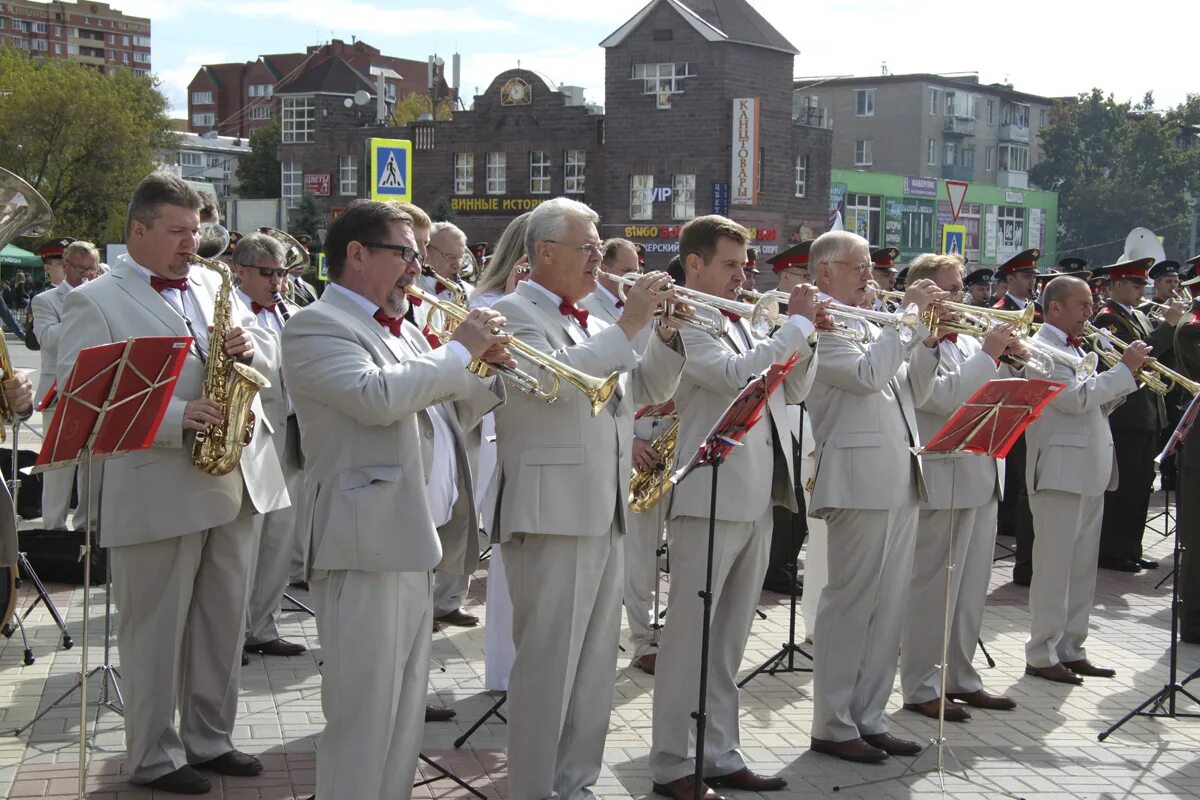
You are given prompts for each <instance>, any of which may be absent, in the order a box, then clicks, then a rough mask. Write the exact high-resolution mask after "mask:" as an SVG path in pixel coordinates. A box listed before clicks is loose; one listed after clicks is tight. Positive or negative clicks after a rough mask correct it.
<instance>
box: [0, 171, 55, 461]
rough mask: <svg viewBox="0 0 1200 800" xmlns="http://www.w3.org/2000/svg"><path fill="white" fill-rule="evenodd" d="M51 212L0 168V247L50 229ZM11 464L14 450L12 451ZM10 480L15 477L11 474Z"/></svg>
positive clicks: (2, 369)
mask: <svg viewBox="0 0 1200 800" xmlns="http://www.w3.org/2000/svg"><path fill="white" fill-rule="evenodd" d="M53 222H54V212H52V211H51V210H50V204H49V203H47V202H46V200H45V199H44V198H43V197H42V196H41V195H40V194H38V192H37V189H34V188H33V187H32V186H30V185H29V184H28V183H26V182H25V181H24V180H22V179H21V178H19V177H17V176H16V175H14V174H13V173H11V172H9V171H8V170H6V169H3V168H0V247H4V246H5V245H7V244H8V243H9V242H11V241H12V240H13V239H15V238H16V237H17V236H41V235H42V234H43V233H45V232H46V231H48V230H50V226H51V224H53ZM12 376H13V365H12V359H11V358H10V357H9V355H8V345H7V344H5V342H4V337H3V336H2V335H0V381H6V380H8V379H9V378H11V377H12ZM0 417H2V418H3V422H4V423H5V424H7V423H11V422H13V420H14V417H15V415H14V413H13V410H12V408H11V407H10V406H9V404H8V400H6V399H5V397H4V393H3V392H0ZM4 439H5V435H4V427H3V426H0V442H3V441H4ZM13 453H14V462H15V454H16V448H15V447H14V448H13ZM13 477H14V478H15V477H17V476H16V473H15V472H14V473H13Z"/></svg>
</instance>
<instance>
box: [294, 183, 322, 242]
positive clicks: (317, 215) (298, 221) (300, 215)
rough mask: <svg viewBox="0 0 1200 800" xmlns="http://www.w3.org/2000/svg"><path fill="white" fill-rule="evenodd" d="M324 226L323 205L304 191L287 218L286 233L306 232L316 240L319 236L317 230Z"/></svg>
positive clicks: (298, 233)
mask: <svg viewBox="0 0 1200 800" xmlns="http://www.w3.org/2000/svg"><path fill="white" fill-rule="evenodd" d="M324 227H325V207H324V206H323V205H322V204H321V202H320V201H318V200H317V198H315V197H313V196H312V195H311V194H309V193H308V192H305V193H304V194H303V195H301V197H300V204H299V205H298V206H296V210H295V211H293V212H292V213H291V215H290V218H289V220H288V233H290V234H291V235H292V236H299V235H300V234H302V233H307V234H308V235H309V236H311V237H312V238H313V241H314V242H315V241H317V240H318V239H319V238H320V237H319V236H318V235H317V231H318V230H319V229H320V228H324Z"/></svg>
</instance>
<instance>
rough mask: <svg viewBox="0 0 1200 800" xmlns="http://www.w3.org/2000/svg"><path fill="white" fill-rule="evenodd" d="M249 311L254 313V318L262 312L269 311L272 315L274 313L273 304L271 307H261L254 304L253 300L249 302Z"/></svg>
mask: <svg viewBox="0 0 1200 800" xmlns="http://www.w3.org/2000/svg"><path fill="white" fill-rule="evenodd" d="M250 310H251V311H252V312H254V316H256V317H257V316H258V315H259V313H260V312H263V311H270V312H271V313H272V314H274V313H275V304H274V303H271V305H269V306H262V305H259V304H258V303H256V302H254V301H253V300H251V301H250Z"/></svg>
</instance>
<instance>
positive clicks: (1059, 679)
mask: <svg viewBox="0 0 1200 800" xmlns="http://www.w3.org/2000/svg"><path fill="white" fill-rule="evenodd" d="M1025 674H1026V675H1032V676H1033V677H1035V678H1045V679H1046V680H1048V681H1054V682H1055V683H1071V684H1074V685H1076V686H1079V685H1080V684H1082V683H1083V678H1081V677H1079V676H1078V675H1077V674H1075V673H1074V672H1072V671H1071V670H1069V669H1067V668H1066V667H1064V666H1063V665H1062V664H1054V665H1053V666H1049V667H1035V666H1033V665H1032V664H1026V665H1025Z"/></svg>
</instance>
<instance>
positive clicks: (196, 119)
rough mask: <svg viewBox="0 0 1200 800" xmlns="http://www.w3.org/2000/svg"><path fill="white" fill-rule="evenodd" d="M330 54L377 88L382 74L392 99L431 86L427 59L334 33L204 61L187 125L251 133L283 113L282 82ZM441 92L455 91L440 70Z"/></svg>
mask: <svg viewBox="0 0 1200 800" xmlns="http://www.w3.org/2000/svg"><path fill="white" fill-rule="evenodd" d="M331 59H338V60H340V61H342V62H344V63H345V64H347V65H348V66H349V67H350V68H351V69H352V70H354V71H356V72H358V73H359V74H360V75H361V76H362V78H363V79H364V80H365V81H366V82H368V83H370V84H371V89H372V92H374V84H375V82H376V79H377V78H378V77H382V78H383V80H384V87H385V88H384V93H385V96H386V100H387V101H388V102H395V100H396V99H397V98H398V97H400V98H402V97H405V96H407V95H409V94H412V93H414V92H417V93H424V92H427V91H428V86H429V80H428V69H429V66H428V63H427V62H425V61H415V60H413V59H409V58H396V57H394V56H385V55H383V54H382V53H381V52H380V51H379V50H378V49H377V48H375V47H372V46H371V45H369V44H367V43H366V42H361V41H355V42H350V43H349V44H347V43H346V42H344V41H342V40H341V39H334V40H333V41H331V42H329V43H328V44H323V45H314V46H312V47H309V48H308V50H307V51H306V52H304V53H277V54H273V55H262V56H259V57H258V58H257V59H255V60H254V61H247V62H245V63H230V64H206V65H204V66H203V67H201V68H200V69H199V70H197V72H196V75H195V77H193V78H192V81H191V83H189V84H188V123H189V128H188V129H189V130H191V131H193V132H195V133H203V132H205V131H209V130H214V129H215V130H216V131H217V132H218V133H219V134H220V135H222V136H235V137H241V138H246V137H248V136H249V135H250V133H251V131H253V130H254V129H255V128H259V127H262V126H263V125H266V124H268V123H269V122H270V121H271V119H272V118H274V117H277V116H279V114H280V113H281V111H282V108H281V104H280V103H279V101H278V100H277V99H276V98H275V94H276V92H277V91H278V90H279V88H280V86H281V84H284V83H285V82H290V81H294V80H297V79H299V78H301V77H302V76H303V75H304V74H305V73H307V72H308V71H310V70H314V69H320V68H321V65H322V64H324V63H325V62H327V61H329V60H331ZM437 94H438V96H439V97H450V98H453V97H454V92H453V90H452V89H450V87H449V86H448V85H447V83H446V80H445V78H444V76H441V75H439V76H438V80H437Z"/></svg>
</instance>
